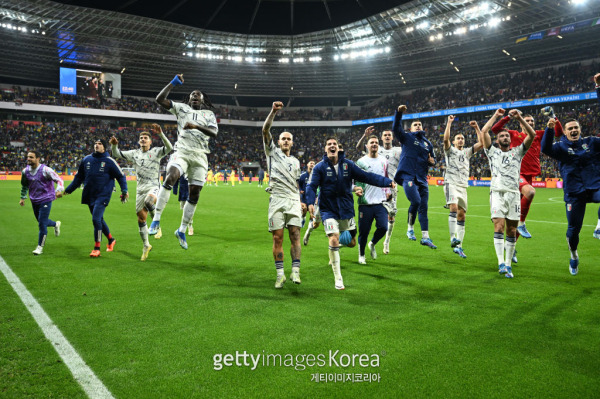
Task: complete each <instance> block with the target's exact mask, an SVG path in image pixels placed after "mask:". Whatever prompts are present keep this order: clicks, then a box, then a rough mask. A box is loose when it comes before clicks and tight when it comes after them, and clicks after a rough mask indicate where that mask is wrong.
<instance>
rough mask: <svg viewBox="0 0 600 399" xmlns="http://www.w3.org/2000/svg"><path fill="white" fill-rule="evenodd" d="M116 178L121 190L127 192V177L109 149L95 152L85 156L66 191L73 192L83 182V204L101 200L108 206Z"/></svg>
mask: <svg viewBox="0 0 600 399" xmlns="http://www.w3.org/2000/svg"><path fill="white" fill-rule="evenodd" d="M115 179H117V180H118V182H119V185H120V186H121V192H122V193H126V192H127V179H126V178H125V175H124V174H123V171H122V170H121V168H120V167H119V165H118V164H117V162H116V161H115V160H114V159H112V158H111V157H110V156H108V151H106V152H103V153H102V154H100V153H98V152H94V153H93V154H91V155H88V156H86V157H85V158H83V161H81V163H80V164H79V169H78V171H77V174H76V175H75V178H74V179H73V181H72V182H71V184H69V187H67V188H66V189H65V192H66V193H67V194H71V193H72V192H73V191H75V190H76V189H77V187H79V186H81V184H82V183H83V184H84V187H83V193H82V194H81V203H82V204H92V203H94V202H96V201H98V200H99V201H102V203H103V204H104V206H108V203H109V202H110V197H111V195H112V193H113V188H114V187H115Z"/></svg>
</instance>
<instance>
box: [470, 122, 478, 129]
mask: <svg viewBox="0 0 600 399" xmlns="http://www.w3.org/2000/svg"><path fill="white" fill-rule="evenodd" d="M469 126H471V127H472V128H476V127H477V121H471V122H469Z"/></svg>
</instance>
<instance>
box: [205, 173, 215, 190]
mask: <svg viewBox="0 0 600 399" xmlns="http://www.w3.org/2000/svg"><path fill="white" fill-rule="evenodd" d="M213 178H214V176H213V171H212V169H209V170H208V172H206V182H207V183H208V185H209V186H212V183H213Z"/></svg>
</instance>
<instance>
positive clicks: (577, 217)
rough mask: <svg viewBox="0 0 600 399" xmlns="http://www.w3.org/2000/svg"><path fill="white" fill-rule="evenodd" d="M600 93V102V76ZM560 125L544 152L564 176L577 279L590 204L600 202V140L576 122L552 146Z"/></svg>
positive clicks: (549, 132) (599, 85) (599, 83)
mask: <svg viewBox="0 0 600 399" xmlns="http://www.w3.org/2000/svg"><path fill="white" fill-rule="evenodd" d="M594 81H595V82H596V93H598V99H599V101H600V73H598V74H596V75H595V76H594ZM555 127H556V122H555V121H554V120H553V119H550V120H549V121H548V127H547V128H546V133H544V137H543V138H542V152H543V153H544V154H546V155H548V156H550V157H552V158H554V159H556V160H557V161H558V166H559V169H560V175H561V176H562V178H563V180H564V185H563V191H564V200H565V205H566V208H567V222H568V227H567V242H568V244H569V251H570V252H571V259H570V261H569V272H570V273H571V275H573V276H575V275H576V274H577V273H578V271H579V254H578V253H577V247H578V245H579V232H580V231H581V226H582V225H583V218H584V216H585V208H586V204H587V203H588V202H595V203H598V202H600V173H598V164H597V162H598V157H599V156H600V138H598V137H593V136H590V137H585V138H582V137H581V125H580V124H579V122H578V121H577V120H575V119H569V120H567V121H565V126H564V131H565V135H564V136H563V137H562V138H561V139H560V140H559V141H557V142H556V143H554V144H553V143H552V136H553V135H554V128H555ZM598 219H599V222H598V224H599V225H598V226H597V227H596V229H600V210H599V211H598Z"/></svg>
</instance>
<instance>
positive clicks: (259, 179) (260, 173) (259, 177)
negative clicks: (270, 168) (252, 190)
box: [258, 167, 265, 187]
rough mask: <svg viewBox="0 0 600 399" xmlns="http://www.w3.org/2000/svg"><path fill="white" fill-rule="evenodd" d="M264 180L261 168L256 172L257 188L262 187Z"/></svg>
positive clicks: (263, 172)
mask: <svg viewBox="0 0 600 399" xmlns="http://www.w3.org/2000/svg"><path fill="white" fill-rule="evenodd" d="M264 180H265V171H264V169H263V168H262V167H261V168H260V170H259V171H258V187H262V186H263V181H264Z"/></svg>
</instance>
